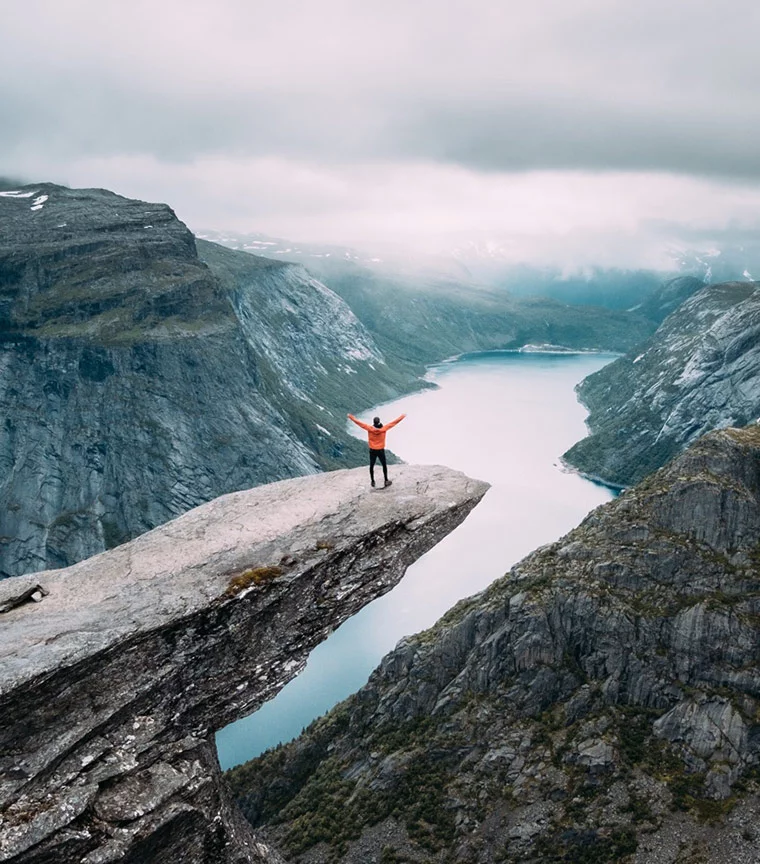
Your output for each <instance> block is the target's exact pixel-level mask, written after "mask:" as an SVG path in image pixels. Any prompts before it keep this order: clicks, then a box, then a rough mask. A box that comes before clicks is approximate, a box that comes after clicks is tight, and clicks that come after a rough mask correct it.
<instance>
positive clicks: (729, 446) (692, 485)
mask: <svg viewBox="0 0 760 864" xmlns="http://www.w3.org/2000/svg"><path fill="white" fill-rule="evenodd" d="M759 556H760V429H758V427H754V426H753V427H751V428H748V429H744V430H736V429H731V430H725V431H720V432H715V433H711V434H710V435H707V436H705V437H704V438H702V439H700V441H698V442H697V443H696V444H694V445H693V446H692V447H691V448H689V449H688V450H687V451H686V453H685V454H684V455H682V456H680V457H679V458H678V459H676V460H674V461H673V462H672V463H671V464H670V465H668V466H667V467H666V468H664V469H662V470H661V471H659V472H657V473H655V474H654V475H652V476H651V477H650V478H648V479H647V480H646V481H645V482H643V483H642V484H641V485H639V486H637V487H634V488H632V489H631V490H629V491H627V492H625V493H624V494H623V495H622V496H621V497H620V498H618V499H617V500H615V501H613V502H611V503H609V504H606V505H604V506H602V507H600V508H598V509H597V510H595V511H594V512H592V513H591V514H590V515H589V516H588V517H587V518H586V519H585V520H584V521H583V522H582V523H581V525H580V526H579V527H578V528H577V529H575V530H574V531H572V532H571V533H570V534H568V535H567V536H566V537H564V538H562V539H561V540H559V541H557V542H556V543H553V544H551V545H549V546H546V547H543V548H541V549H539V550H537V551H536V552H534V553H533V554H532V555H530V556H529V557H528V558H526V559H525V560H524V561H522V562H521V563H520V564H518V565H517V566H515V567H514V568H513V570H512V571H511V572H510V573H508V574H507V575H506V576H505V577H504V578H503V579H501V580H498V581H497V582H495V583H494V584H493V585H492V586H491V587H490V588H488V589H487V590H486V591H485V592H483V593H482V594H480V595H477V596H475V597H473V598H471V599H469V600H465V601H462V602H461V603H460V604H458V606H456V607H455V608H454V609H453V610H452V611H450V612H449V613H448V614H447V615H446V616H445V617H444V618H443V619H442V620H441V621H440V622H439V623H438V624H437V625H436V626H435V627H434V628H433V629H432V630H430V631H428V632H425V633H422V634H420V635H418V636H415V637H412V638H409V639H406V640H404V641H402V642H401V643H400V644H399V645H398V646H397V648H396V649H395V650H394V651H393V652H392V653H391V654H389V655H388V656H387V657H386V658H385V659H384V660H383V662H382V664H381V666H380V667H379V668H378V669H377V670H376V671H375V673H373V675H372V677H371V678H370V680H369V683H368V684H367V685H366V686H365V687H364V688H363V689H362V690H361V691H359V693H358V694H356V695H355V696H353V697H351V698H350V699H348V700H347V701H346V702H344V703H342V704H341V705H339V706H338V707H337V708H336V709H334V710H333V711H332V712H331V713H330V714H329V715H327V716H326V718H323V719H321V720H319V721H316V722H315V723H314V724H312V726H311V727H310V728H309V729H308V730H307V731H306V734H305V735H304V736H302V737H301V738H300V739H298V740H297V741H295V742H293V743H292V744H289V745H286V746H285V747H282V748H279V749H277V750H275V751H273V752H271V753H268V754H265V755H264V756H262V757H261V758H260V759H258V760H254V761H253V762H251V763H248V764H247V765H245V766H241V767H239V768H237V769H234V770H233V771H232V772H230V774H229V776H230V779H231V784H232V788H233V790H234V792H235V794H236V796H237V798H238V800H239V801H240V803H241V805H242V808H243V811H244V812H245V814H246V815H247V817H248V818H249V819H250V821H251V823H252V824H253V825H254V826H257V827H258V828H259V829H264V833H263V836H266V837H267V838H268V841H269V842H272V843H274V844H275V845H277V846H279V847H280V848H281V849H282V850H283V851H284V853H285V854H286V855H288V856H290V857H291V858H292V859H293V860H296V861H308V862H327V861H345V862H356V864H358V862H366V861H369V860H378V861H383V862H400V861H414V862H425V861H431V862H432V861H444V860H445V861H449V860H451V861H470V862H484V864H485V862H495V861H502V862H509V861H512V862H522V861H536V862H538V861H541V862H544V861H560V860H561V861H573V862H592V861H593V862H605V861H617V860H621V859H623V858H625V856H627V855H632V854H633V853H634V852H635V853H636V855H635V858H632V859H630V860H635V861H636V862H637V864H668V862H677V861H678V862H683V861H697V860H700V861H701V860H705V861H706V860H709V861H710V862H729V861H730V862H732V864H751V862H756V861H757V860H758V858H759V857H760V844H759V842H758V833H757V819H758V816H760V798H758V786H757V783H756V776H757V767H758V760H759V758H760V734H759V733H760V723H759V721H758V718H759V717H760V570H759V569H758V561H759V560H760V557H759ZM705 850H709V851H705ZM700 855H704V857H699V856H700Z"/></svg>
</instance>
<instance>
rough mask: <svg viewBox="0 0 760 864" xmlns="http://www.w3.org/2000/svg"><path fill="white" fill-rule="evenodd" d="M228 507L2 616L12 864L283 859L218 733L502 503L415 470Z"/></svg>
mask: <svg viewBox="0 0 760 864" xmlns="http://www.w3.org/2000/svg"><path fill="white" fill-rule="evenodd" d="M394 480H395V482H394V485H393V487H391V488H389V489H384V490H381V491H379V492H378V493H371V492H370V491H369V489H368V488H367V483H366V472H365V470H364V469H355V470H353V471H338V472H333V473H328V474H323V475H319V476H309V477H303V478H297V479H294V480H287V481H282V482H280V483H275V484H271V485H268V486H263V487H260V488H258V489H255V490H251V491H247V492H238V493H233V494H230V495H226V496H223V497H221V498H218V499H216V500H215V501H212V502H210V503H208V504H205V505H203V506H201V507H198V508H196V509H194V510H192V511H190V512H189V513H187V514H185V515H184V516H182V517H180V518H178V519H176V520H174V521H172V522H169V523H168V524H166V525H164V526H162V527H160V528H157V529H155V530H154V531H152V532H150V533H148V534H145V535H143V536H141V537H139V538H137V539H136V540H133V541H131V542H129V543H127V544H125V545H123V546H120V547H119V548H118V549H115V550H112V551H110V552H105V553H103V554H101V555H98V556H95V557H94V558H90V559H88V560H86V561H84V562H81V563H79V564H77V565H74V566H72V567H70V568H67V569H64V570H57V571H46V572H41V573H35V574H34V575H33V576H32V575H30V576H22V577H17V578H13V579H7V580H5V581H4V582H3V583H2V584H0V603H2V602H3V601H4V600H6V599H7V598H8V597H10V596H11V595H12V596H16V597H18V596H20V595H23V593H24V591H25V589H27V588H29V587H34V586H36V585H40V586H41V587H42V588H43V589H44V591H45V592H47V593H46V594H45V595H44V596H42V598H41V600H40V602H38V603H34V602H28V603H25V604H23V605H19V606H15V608H12V609H10V611H8V612H6V613H4V614H2V615H0V628H2V634H3V639H2V645H1V646H0V860H2V861H8V862H11V861H12V862H15V864H21V862H24V864H43V862H46V864H51V862H56V864H68V862H72V864H73V862H76V864H103V862H113V861H121V862H130V864H138V862H140V864H142V862H147V861H150V862H153V864H155V862H177V861H192V862H193V864H206V862H208V864H211V862H214V864H224V862H230V864H232V862H235V864H239V862H250V861H269V862H276V861H279V860H280V858H279V857H278V855H277V854H276V853H275V852H273V851H272V850H271V849H269V848H268V847H267V845H266V844H264V843H262V842H261V841H260V840H258V839H257V838H256V837H255V836H254V835H253V833H252V832H251V830H250V827H249V826H248V825H247V823H245V821H244V820H242V818H240V816H239V814H238V812H237V810H236V807H235V805H234V804H233V803H232V802H231V799H230V797H229V795H228V792H227V790H226V787H225V784H224V783H223V781H222V777H221V774H220V771H219V765H218V761H217V759H216V753H215V750H214V744H213V735H214V732H215V731H216V730H218V729H219V728H221V727H223V726H225V725H227V724H228V723H230V722H231V721H233V720H235V719H238V718H240V717H242V716H244V715H246V714H249V713H250V712H252V711H254V710H255V709H256V708H257V707H258V706H259V705H260V704H261V703H262V702H264V701H265V700H267V699H270V698H271V697H272V696H273V695H274V694H275V693H276V692H277V691H278V690H279V689H280V688H281V687H282V686H283V685H284V684H285V683H286V682H287V681H288V680H289V679H290V678H292V677H293V676H294V675H296V674H297V673H298V671H299V670H300V669H301V668H302V667H303V666H304V664H305V662H306V657H307V654H308V652H309V651H310V649H311V648H312V647H313V646H314V645H316V644H317V643H318V642H319V641H321V640H322V639H324V638H325V636H326V635H327V634H328V633H329V632H331V631H332V630H333V629H334V628H335V627H337V626H338V625H339V624H340V623H341V622H342V621H343V620H344V619H345V618H347V617H348V616H350V615H352V614H353V613H355V612H356V611H357V610H358V609H359V608H360V607H361V606H363V605H364V604H365V603H367V602H368V601H369V600H371V599H373V598H374V597H377V596H379V595H381V594H383V593H385V592H386V591H388V590H389V589H390V588H391V587H392V586H393V585H394V584H396V582H397V581H398V580H399V579H400V578H401V576H402V575H403V573H404V571H405V569H406V567H407V566H408V564H409V563H411V562H412V561H413V560H414V559H415V558H417V557H418V556H419V555H421V554H422V553H423V552H425V551H427V549H429V548H430V547H431V546H433V545H434V544H435V543H436V542H437V541H438V540H440V539H441V538H442V537H443V536H445V535H446V534H447V533H448V532H450V531H451V530H452V529H453V528H454V527H455V526H456V525H457V524H459V523H460V522H461V521H462V520H463V519H464V518H465V516H466V515H467V513H468V512H469V511H470V510H471V509H472V507H474V506H475V504H476V503H477V502H478V500H479V499H480V498H481V497H482V495H483V494H484V493H485V491H486V489H487V485H486V484H484V483H481V482H479V481H474V480H470V479H468V478H467V477H465V476H464V475H462V474H460V473H458V472H454V471H451V470H449V469H445V468H439V467H413V466H403V467H399V468H398V469H396V471H395V476H394Z"/></svg>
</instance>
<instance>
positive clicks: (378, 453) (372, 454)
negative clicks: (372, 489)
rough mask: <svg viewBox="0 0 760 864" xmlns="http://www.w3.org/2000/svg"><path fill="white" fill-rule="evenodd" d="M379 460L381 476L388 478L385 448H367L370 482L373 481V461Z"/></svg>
mask: <svg viewBox="0 0 760 864" xmlns="http://www.w3.org/2000/svg"><path fill="white" fill-rule="evenodd" d="M378 459H379V460H380V464H381V465H382V466H383V477H384V478H385V479H386V480H387V479H388V463H387V462H386V461H385V450H373V449H372V448H371V447H370V450H369V477H370V480H372V482H373V483H374V482H375V462H377V460H378Z"/></svg>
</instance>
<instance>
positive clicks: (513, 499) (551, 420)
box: [217, 352, 614, 768]
mask: <svg viewBox="0 0 760 864" xmlns="http://www.w3.org/2000/svg"><path fill="white" fill-rule="evenodd" d="M612 359H614V357H613V356H612V355H609V354H570V355H569V354H517V353H511V352H488V353H483V354H475V355H468V356H465V357H462V358H459V359H458V360H456V361H453V362H448V363H444V364H441V365H440V366H438V367H436V368H434V369H433V370H431V372H430V374H429V377H430V379H431V380H433V381H435V382H436V383H437V384H439V385H440V389H438V390H429V391H425V392H423V393H417V394H414V395H412V396H407V397H405V398H403V399H398V400H397V401H395V402H392V403H390V404H387V405H382V406H380V407H379V408H373V409H372V410H371V411H367V412H366V413H365V414H364V415H362V419H365V420H366V419H368V418H371V417H373V416H374V415H375V414H379V415H380V417H381V418H382V420H383V421H384V422H387V421H388V420H392V419H393V418H394V417H396V416H398V415H399V414H401V413H403V412H406V413H407V414H408V417H407V418H406V420H404V422H403V423H400V424H399V425H398V426H396V427H395V428H394V429H392V430H391V431H390V432H389V433H388V446H389V447H390V448H391V449H392V450H393V451H394V452H395V453H397V454H398V455H399V456H400V457H401V458H403V459H404V460H405V461H406V462H415V463H421V464H426V463H427V464H442V465H448V466H450V467H451V468H457V469H459V470H461V471H464V472H465V473H467V474H469V475H470V476H472V477H478V478H480V479H483V480H487V481H488V482H489V483H491V484H492V488H491V490H490V491H489V492H488V494H487V495H486V497H485V498H484V499H483V501H482V502H481V503H480V504H479V505H478V506H477V507H476V508H475V510H474V511H473V512H472V513H471V514H470V516H468V518H467V520H466V521H465V522H464V524H463V525H461V526H460V527H459V528H457V530H456V531H454V532H453V533H452V534H450V535H449V536H448V537H446V538H445V539H444V540H443V541H442V542H441V543H439V544H438V545H437V546H436V547H435V548H434V549H432V550H431V551H430V552H428V553H427V555H425V556H424V557H423V558H421V559H420V560H419V561H418V562H417V563H416V564H414V565H412V566H411V567H410V568H409V570H408V571H407V573H406V575H405V576H404V578H403V580H402V581H401V583H400V584H399V585H398V586H397V587H396V588H394V589H393V591H391V592H390V593H388V594H386V595H385V596H384V597H381V598H379V599H378V600H375V601H374V602H373V603H371V604H370V605H369V606H367V607H365V608H364V609H363V610H362V611H361V612H359V614H357V615H356V616H354V617H353V618H352V619H351V620H349V621H347V622H346V623H345V624H344V625H343V626H342V627H340V628H339V629H338V630H336V631H335V633H333V634H332V636H330V638H329V639H328V640H327V641H326V642H323V643H322V644H321V645H319V646H318V647H317V648H316V649H315V650H314V651H313V652H312V655H311V657H310V658H309V662H308V665H307V667H306V669H305V670H304V671H303V672H302V673H301V675H300V676H299V677H298V678H296V679H295V680H293V681H291V682H290V684H288V685H287V686H286V687H285V688H284V689H283V690H282V691H281V692H280V693H279V694H278V696H277V697H276V698H275V699H273V700H272V701H271V702H269V703H267V704H266V705H264V706H262V707H261V708H260V709H259V711H257V712H256V714H253V715H252V716H250V717H247V718H245V719H243V720H239V721H238V722H237V723H233V724H232V725H231V726H228V727H227V728H226V729H223V730H222V731H221V732H219V733H218V735H217V747H218V750H219V758H220V761H221V763H222V767H223V768H230V767H232V766H233V765H237V764H239V763H240V762H244V761H246V760H247V759H251V758H253V757H254V756H256V755H258V754H259V753H261V752H262V751H263V750H265V749H267V748H268V747H272V746H274V745H275V744H277V743H279V742H280V741H288V740H290V739H291V738H293V737H295V736H296V735H298V734H299V733H300V732H301V729H302V728H303V727H304V726H306V725H308V724H309V723H310V722H311V721H312V720H313V719H314V718H315V717H318V716H320V715H321V714H323V713H324V712H325V711H328V710H329V709H330V708H332V706H333V705H335V704H336V703H337V702H339V701H340V700H341V699H344V698H345V697H346V696H348V695H350V694H351V693H353V692H354V691H356V690H358V689H359V688H360V687H361V686H362V685H363V684H364V683H365V682H366V680H367V678H368V676H369V674H370V672H371V671H372V670H373V669H374V668H375V666H377V664H378V662H379V661H380V659H381V658H382V657H383V656H384V655H385V654H386V653H387V652H388V651H389V650H390V649H392V648H393V646H394V645H395V644H396V642H397V641H398V640H399V639H400V638H401V637H402V636H405V635H408V634H410V633H416V632H418V631H419V630H423V629H425V628H427V627H429V626H431V625H432V624H433V623H434V622H435V621H436V620H437V619H438V618H439V617H440V616H441V615H442V614H443V613H444V612H445V611H446V610H447V609H449V608H450V607H451V606H453V605H454V603H456V601H457V600H459V599H461V598H462V597H466V596H468V595H470V594H473V593H475V592H477V591H480V590H481V589H482V588H485V587H486V585H488V584H489V583H490V582H492V581H493V580H494V579H495V578H496V577H498V576H501V575H502V574H503V573H505V572H506V571H507V570H509V568H510V567H511V566H512V565H513V564H514V563H515V562H517V561H519V560H520V559H521V558H522V557H524V556H525V555H526V554H527V553H528V552H530V551H532V550H533V549H535V548H536V547H537V546H541V545H542V544H544V543H548V542H551V541H552V540H555V539H557V538H558V537H560V536H561V535H562V534H564V533H565V532H567V531H569V530H570V529H571V528H573V527H574V526H575V525H577V524H578V522H579V521H580V520H581V519H582V518H583V516H585V515H586V513H588V511H589V510H591V509H592V508H593V507H596V506H597V505H598V504H602V503H603V502H604V501H607V500H609V499H610V498H611V497H612V492H610V491H609V490H608V489H606V488H604V487H602V486H599V485H596V484H594V483H591V482H589V481H587V480H584V479H582V478H581V477H579V476H577V475H576V474H571V473H568V472H566V471H563V470H562V468H561V466H560V464H559V456H560V455H561V454H562V453H563V452H564V451H565V450H567V448H568V447H570V445H571V444H573V443H574V442H575V441H577V440H578V439H579V438H582V437H583V436H584V434H585V425H584V418H585V411H584V409H583V408H582V406H580V405H579V404H578V402H577V400H576V398H575V392H574V387H575V385H576V384H577V383H578V382H579V381H581V380H582V379H583V378H584V377H585V376H586V375H589V374H591V373H592V372H594V371H596V370H597V369H600V368H601V367H602V366H604V365H605V364H607V363H609V362H610V361H611V360H612ZM350 425H351V427H352V428H351V429H349V430H348V432H351V433H352V434H353V433H354V431H355V432H356V433H357V434H358V435H360V436H365V433H363V432H362V431H361V430H360V429H358V428H357V427H355V426H353V424H350ZM348 432H347V434H348ZM389 472H390V475H391V477H392V476H393V466H389ZM367 482H368V484H369V474H368V476H367Z"/></svg>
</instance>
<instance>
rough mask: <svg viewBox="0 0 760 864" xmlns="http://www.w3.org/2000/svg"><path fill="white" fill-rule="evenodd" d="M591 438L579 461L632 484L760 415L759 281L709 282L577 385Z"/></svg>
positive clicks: (575, 458) (576, 450)
mask: <svg viewBox="0 0 760 864" xmlns="http://www.w3.org/2000/svg"><path fill="white" fill-rule="evenodd" d="M578 392H579V396H580V399H581V400H582V402H583V403H584V404H585V405H586V406H587V407H588V409H589V412H590V413H589V418H588V426H589V431H590V433H591V434H590V435H589V437H588V438H584V439H583V440H582V441H579V442H578V443H577V444H575V445H574V446H573V447H571V448H570V450H568V452H567V453H565V456H564V458H565V459H566V460H567V462H569V463H570V464H571V465H573V466H575V467H576V468H578V469H580V470H581V471H583V472H584V473H586V474H590V475H593V476H596V477H600V478H601V479H603V480H604V481H606V482H608V483H613V484H616V485H619V486H627V485H629V484H631V483H635V482H637V481H639V480H641V478H642V477H644V476H646V475H647V474H648V473H649V472H650V471H653V470H655V469H656V468H659V467H660V466H661V465H663V464H664V463H665V462H666V461H667V460H668V459H670V458H671V457H672V456H674V455H675V454H676V453H679V452H680V451H681V450H683V449H684V447H686V446H687V445H688V444H690V443H691V442H692V441H694V440H695V439H696V438H698V437H699V436H700V435H703V434H704V433H705V432H708V431H710V430H711V429H720V428H723V427H726V426H743V425H745V424H747V423H749V422H752V421H754V420H756V419H758V417H760V286H758V283H756V282H729V283H725V284H723V285H710V286H708V287H706V288H703V289H702V290H701V291H699V292H697V293H696V294H693V295H692V296H691V297H689V299H688V300H686V301H685V302H683V303H682V304H681V305H680V306H679V307H678V308H677V309H676V311H675V312H673V313H672V314H671V315H670V316H668V317H667V318H666V319H665V321H664V322H663V323H662V325H661V326H660V327H659V329H658V330H657V332H656V333H655V334H654V336H652V338H651V339H650V340H649V341H648V342H645V343H644V344H643V345H641V346H640V347H639V348H637V349H636V350H635V351H632V352H631V353H629V354H627V355H626V356H625V357H621V358H620V359H618V360H616V361H615V362H614V363H611V364H610V365H609V366H605V368H604V369H601V370H600V371H599V372H595V373H594V374H593V375H590V376H589V377H588V378H586V379H585V380H584V381H583V382H582V383H581V385H580V386H579V388H578Z"/></svg>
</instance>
